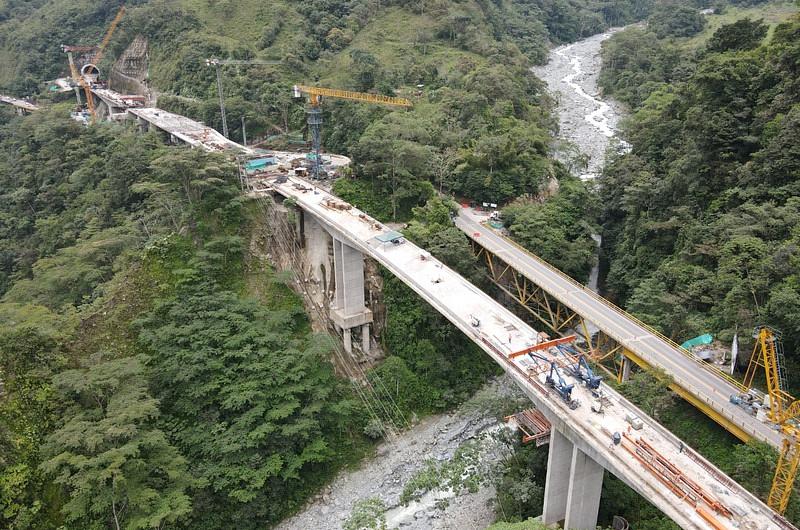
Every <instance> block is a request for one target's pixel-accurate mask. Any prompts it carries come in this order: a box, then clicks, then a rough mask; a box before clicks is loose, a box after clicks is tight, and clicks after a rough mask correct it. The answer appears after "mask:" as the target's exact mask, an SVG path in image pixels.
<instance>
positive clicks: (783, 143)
mask: <svg viewBox="0 0 800 530" xmlns="http://www.w3.org/2000/svg"><path fill="white" fill-rule="evenodd" d="M798 37H800V20H797V18H794V19H793V20H791V21H789V22H786V23H783V24H780V25H777V27H774V28H773V30H772V31H770V32H769V35H768V25H767V24H766V23H764V22H763V21H760V20H754V19H749V18H745V19H741V20H738V21H736V22H733V23H730V24H727V25H723V26H722V27H720V28H719V29H717V30H716V31H715V32H714V33H713V34H712V35H711V36H710V38H708V39H707V40H706V41H705V42H704V43H703V44H702V45H701V46H700V47H699V48H694V47H690V48H687V47H685V46H682V45H681V43H680V42H678V41H672V40H670V39H668V38H667V39H659V37H658V35H656V34H655V33H653V32H652V31H649V30H642V29H631V30H627V31H624V32H622V33H619V34H617V35H615V36H614V37H613V38H612V39H610V40H609V41H608V43H607V46H606V47H605V48H604V50H603V60H604V65H605V68H604V73H603V78H602V82H603V86H604V89H605V90H606V91H607V92H608V93H611V94H614V95H615V96H616V97H619V98H620V99H621V100H623V101H624V102H626V103H627V104H628V105H630V106H631V108H632V110H633V114H632V116H631V117H630V119H629V120H628V121H627V123H626V124H625V127H624V135H625V138H626V140H628V141H629V142H630V144H631V145H632V150H631V152H630V153H627V154H624V155H622V156H618V157H616V158H615V159H613V160H612V162H611V163H610V164H609V165H608V167H607V169H606V171H605V174H604V175H603V178H602V183H601V196H602V203H603V206H604V210H603V214H602V215H603V219H602V223H603V228H604V235H605V239H604V250H605V253H606V258H607V261H608V263H609V264H610V268H609V271H608V276H607V279H606V286H607V289H608V290H609V292H610V293H611V294H612V295H613V296H615V297H617V298H618V299H619V300H620V301H621V302H622V303H624V304H625V305H626V306H627V307H628V308H629V309H630V310H632V311H633V312H634V313H636V314H638V315H639V316H641V317H642V318H643V320H645V321H647V322H650V323H651V324H653V325H655V326H656V327H658V328H660V329H661V330H662V331H664V332H665V333H666V334H667V335H669V336H671V337H675V338H676V339H681V340H684V338H685V337H692V336H695V335H698V334H700V333H704V332H712V333H715V334H717V335H718V336H720V337H721V338H723V339H726V340H729V339H731V338H732V336H733V334H734V333H735V332H736V331H737V330H738V331H739V333H740V336H741V337H742V338H748V337H749V334H750V331H751V330H752V328H753V326H754V325H755V324H759V323H767V324H770V325H772V326H775V327H777V328H779V329H781V330H783V331H784V341H785V343H786V350H787V352H795V351H797V347H798V345H800V313H798V311H797V301H798V300H800V284H798V279H799V278H800V268H798V267H800V261H798V244H800V240H798V237H799V236H800V234H799V233H798V231H797V226H798V221H800V217H798V215H800V210H799V209H798V207H800V203H798V198H797V197H798V183H800V151H798V142H797V138H798V134H797V133H798V123H800V121H799V120H800V91H799V88H800V85H798V69H799V68H800V45H799V44H798V43H800V39H799V38H798ZM790 361H792V362H796V357H795V356H794V355H790ZM789 373H790V379H792V380H793V381H795V383H794V385H795V388H796V384H797V383H796V375H793V374H796V373H797V371H796V370H790V372H789Z"/></svg>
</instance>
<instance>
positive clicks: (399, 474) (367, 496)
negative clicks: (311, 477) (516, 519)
mask: <svg viewBox="0 0 800 530" xmlns="http://www.w3.org/2000/svg"><path fill="white" fill-rule="evenodd" d="M516 401H520V402H522V397H521V394H520V393H519V391H518V390H517V389H516V386H514V385H513V383H511V381H510V379H508V378H505V377H503V378H501V379H498V380H496V381H493V382H491V383H489V384H488V385H487V386H486V387H484V388H483V389H482V390H481V391H480V392H479V393H478V394H476V396H475V397H473V398H472V399H471V400H470V401H468V402H467V403H465V404H464V405H463V406H462V407H460V408H459V409H458V410H456V411H455V412H453V413H452V414H441V415H435V416H431V417H428V418H425V419H424V420H423V421H421V422H420V423H419V424H418V425H416V426H414V427H413V428H411V429H409V430H407V431H406V432H404V433H402V434H401V435H399V436H398V437H396V438H395V439H394V440H393V441H391V442H384V443H382V444H381V445H380V446H379V447H378V448H377V451H376V456H375V457H374V458H372V459H370V460H369V461H366V462H364V463H363V465H362V466H361V467H360V468H359V469H356V470H346V471H343V472H342V473H340V474H339V476H338V477H337V478H336V479H335V480H334V481H333V483H331V484H330V485H329V486H327V487H326V488H324V489H323V491H321V492H320V493H319V494H318V495H316V496H315V497H314V498H312V499H311V501H310V502H309V503H308V505H307V506H306V507H305V508H304V509H303V510H302V511H300V513H298V514H297V515H295V516H294V517H292V518H290V519H287V520H286V521H284V522H283V523H281V524H280V525H279V526H278V529H279V530H306V529H308V528H324V529H339V528H343V527H345V525H346V524H347V522H348V520H350V519H351V517H352V516H353V513H354V509H355V508H356V507H357V505H359V504H364V503H365V502H367V501H371V502H374V503H376V504H378V505H379V506H380V509H379V510H378V511H379V512H382V513H380V514H379V515H378V519H379V520H380V519H382V520H384V521H385V522H386V525H387V528H402V529H408V530H427V529H446V528H448V529H449V528H452V529H456V528H458V529H481V528H486V527H487V526H489V525H490V524H492V523H493V522H494V520H495V513H494V507H493V502H492V501H493V499H494V496H495V489H494V486H493V485H492V481H491V480H490V479H491V476H492V475H493V474H494V473H496V471H497V469H498V465H499V462H500V461H501V460H502V458H503V457H504V456H505V455H507V454H508V451H509V449H508V446H507V445H506V444H505V443H503V441H502V438H503V436H502V435H501V434H502V433H501V431H502V430H503V429H505V426H504V424H502V423H499V422H498V421H497V410H498V408H499V407H502V406H504V404H506V405H507V404H508V403H514V402H516ZM464 447H469V448H470V449H471V454H470V456H469V458H468V459H467V461H466V465H465V467H464V469H465V474H464V476H465V477H466V474H469V473H472V474H474V475H476V476H481V477H482V478H484V479H486V480H484V481H482V482H481V483H480V485H479V487H478V488H477V489H476V490H474V491H468V489H467V488H466V487H463V486H461V485H456V486H455V487H452V486H449V485H447V484H443V485H442V487H441V488H434V489H433V490H431V491H427V492H424V493H422V494H421V495H419V496H418V498H417V499H415V500H411V501H410V502H407V503H404V502H402V501H401V496H402V495H403V491H404V489H406V486H407V485H408V484H409V481H412V480H414V478H415V477H418V476H419V475H420V473H424V472H425V471H426V470H427V469H429V468H430V467H431V466H435V467H438V466H442V465H448V464H447V463H448V462H451V461H452V460H453V459H454V456H455V455H456V452H457V451H458V449H459V448H464Z"/></svg>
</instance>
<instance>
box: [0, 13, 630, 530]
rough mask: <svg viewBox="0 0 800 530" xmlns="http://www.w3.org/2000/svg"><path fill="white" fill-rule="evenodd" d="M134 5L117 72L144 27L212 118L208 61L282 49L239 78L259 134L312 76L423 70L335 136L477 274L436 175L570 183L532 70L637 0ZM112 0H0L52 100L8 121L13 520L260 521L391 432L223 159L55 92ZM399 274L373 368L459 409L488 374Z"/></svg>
mask: <svg viewBox="0 0 800 530" xmlns="http://www.w3.org/2000/svg"><path fill="white" fill-rule="evenodd" d="M127 7H128V12H127V14H126V16H125V19H124V22H123V24H121V26H120V28H119V30H118V32H117V34H116V36H115V39H114V40H113V41H112V44H111V48H110V50H109V53H108V54H107V57H108V58H107V60H106V61H105V62H104V64H102V65H101V67H102V68H103V69H106V70H107V69H108V67H109V66H110V62H111V61H112V59H113V57H114V56H116V55H118V54H119V53H120V52H121V50H122V49H123V48H124V47H125V46H126V45H127V43H129V42H130V41H131V40H132V39H133V37H134V36H135V35H137V34H143V35H145V36H146V37H147V38H148V39H149V45H150V58H151V64H150V78H149V83H150V85H151V87H152V88H153V89H154V90H155V91H157V92H158V93H159V94H160V99H159V105H160V106H162V107H165V108H168V109H171V110H175V111H178V112H182V113H185V114H187V115H189V116H192V117H195V118H198V119H201V120H204V121H206V122H207V123H210V124H212V125H215V126H217V127H218V128H220V117H219V114H218V107H217V103H216V92H215V87H214V78H213V71H211V70H210V69H208V68H207V67H206V66H205V65H204V64H203V59H204V58H205V57H209V56H219V57H237V58H248V57H266V58H280V59H281V60H282V61H283V65H282V66H280V67H278V68H274V69H264V68H261V69H258V68H255V69H247V68H240V69H232V70H230V71H228V72H226V76H225V89H226V93H227V94H228V107H229V122H230V123H231V124H237V123H239V118H240V117H241V116H242V115H247V117H248V118H247V119H248V128H249V132H250V134H251V135H253V136H255V137H260V136H265V135H267V134H272V133H274V132H276V131H277V132H279V133H281V135H284V136H285V133H288V132H290V131H297V130H301V129H302V127H303V122H304V119H305V117H304V112H303V106H302V103H300V102H295V101H292V100H291V99H290V97H289V94H290V91H289V88H290V86H291V85H292V84H294V83H296V82H298V81H312V82H318V83H320V84H328V85H331V86H336V87H341V88H353V89H358V90H370V91H377V92H383V93H395V92H399V93H407V92H408V91H409V90H412V88H411V87H413V86H414V85H416V84H423V85H425V87H424V90H423V91H422V93H421V94H420V96H417V99H416V101H415V103H416V105H415V109H414V110H413V111H411V112H405V113H399V112H388V111H386V110H385V109H382V108H379V107H378V108H374V107H364V106H359V105H356V104H345V103H337V104H333V105H330V106H329V107H327V108H326V123H327V124H329V125H327V126H326V127H325V145H326V147H327V149H329V150H331V151H338V152H343V153H346V154H350V155H351V156H353V157H354V159H355V161H356V164H355V170H356V174H357V175H358V177H359V178H358V179H357V180H343V181H341V183H340V186H341V192H342V194H343V195H345V196H346V197H348V198H351V199H352V200H354V201H356V202H358V204H361V205H363V206H364V207H368V208H369V209H370V211H372V212H373V213H374V214H376V215H378V216H380V217H382V218H384V219H392V218H394V219H404V220H410V221H411V223H410V226H409V229H408V232H409V237H413V238H414V239H417V240H419V241H420V242H422V243H424V244H426V245H429V246H430V247H431V248H432V249H433V251H434V252H435V253H437V255H441V256H442V257H443V258H445V259H448V260H450V261H451V262H452V263H453V264H454V265H455V266H457V267H458V268H459V270H461V271H462V272H464V273H465V274H468V275H471V276H472V277H473V278H474V279H476V280H477V279H478V278H479V273H478V272H477V268H476V264H475V263H474V262H472V261H470V260H469V259H466V260H465V256H467V253H466V252H465V251H466V242H465V240H464V239H463V237H461V236H460V234H459V233H458V232H457V231H456V230H455V229H454V228H453V227H452V225H451V224H450V222H449V213H450V207H449V206H448V205H447V204H446V203H443V202H441V201H437V200H433V201H430V202H428V199H431V198H432V197H433V195H434V191H435V190H436V189H437V188H438V189H441V190H446V191H452V192H455V193H459V194H466V195H472V196H474V197H476V198H486V199H492V200H495V199H511V198H514V197H517V196H519V195H525V194H527V195H535V194H537V193H538V191H539V189H540V187H541V186H542V185H544V184H546V183H547V181H548V180H549V179H552V178H564V179H568V178H569V176H568V175H566V174H565V172H564V171H563V169H561V168H560V166H558V165H557V164H555V163H554V162H552V161H551V160H549V159H548V157H547V148H548V143H549V137H550V130H551V129H552V128H553V124H554V121H553V119H552V117H551V109H550V103H549V100H548V99H547V97H546V96H545V94H544V92H543V89H542V86H541V83H540V82H539V81H538V80H537V79H536V78H535V77H533V75H532V74H530V73H529V71H528V70H527V68H528V66H529V65H530V64H531V63H532V62H540V61H541V60H543V58H544V54H545V51H546V48H547V45H548V39H552V40H553V41H555V42H559V41H565V40H571V39H574V38H577V37H580V36H583V35H587V34H590V33H592V32H595V31H597V30H599V29H602V28H604V27H607V26H608V25H609V24H617V23H619V22H620V21H627V20H633V19H634V18H637V17H640V16H642V13H640V12H638V11H635V10H634V9H633V8H634V4H632V3H625V2H619V3H617V4H615V5H613V6H611V5H609V6H606V7H605V8H604V9H598V8H597V6H591V7H590V6H589V5H588V4H582V3H579V2H554V3H541V4H528V3H523V2H496V3H490V2H471V1H465V2H447V1H436V2H414V3H404V2H390V3H388V4H386V5H383V6H377V5H376V4H374V3H371V2H288V1H287V2H272V3H271V4H270V5H269V9H267V8H266V7H265V6H264V5H260V4H258V3H256V2H237V3H233V2H216V1H213V2H212V1H209V2H189V1H187V2H181V3H176V2H158V1H156V2H131V3H128V4H127ZM116 8H117V6H116V5H114V4H108V3H104V2H61V1H40V2H4V3H2V4H0V49H1V50H2V51H0V64H2V65H3V67H2V68H0V70H2V72H3V73H2V75H1V76H0V84H2V85H3V87H4V90H6V91H8V92H11V93H14V94H18V95H28V94H35V93H37V92H40V91H41V94H40V98H41V99H43V100H44V101H45V102H47V100H48V99H50V100H51V103H54V104H55V106H54V108H53V110H51V111H46V112H42V113H37V114H35V115H32V116H28V117H25V118H19V117H16V116H12V115H11V114H10V113H9V112H7V111H6V110H2V124H1V125H0V179H2V180H1V181H0V190H2V194H3V198H4V199H5V200H4V201H3V202H2V206H0V230H1V231H2V235H1V236H0V256H2V260H0V296H2V299H1V301H0V321H1V322H2V333H0V379H2V382H3V397H2V400H0V448H2V451H0V462H2V465H1V466H0V467H1V468H2V469H0V518H2V519H0V520H2V526H4V527H9V528H14V529H29V528H37V529H39V528H42V529H47V528H58V527H61V526H62V525H63V526H66V527H79V528H150V527H163V526H170V527H178V528H226V527H229V526H231V525H235V526H236V527H237V528H261V527H264V526H268V525H270V524H273V523H275V522H276V521H278V520H279V519H281V518H282V517H284V516H286V515H287V514H289V513H291V512H292V511H293V510H294V509H296V508H297V507H298V506H299V505H300V504H301V503H302V502H303V501H304V500H305V499H306V498H307V497H308V495H309V494H311V493H312V492H314V491H316V490H317V489H318V488H319V487H320V486H321V484H323V483H324V482H325V481H327V480H329V479H330V478H331V477H332V475H333V474H334V473H335V472H336V471H337V470H338V469H339V468H341V466H343V465H346V464H348V463H349V462H353V461H355V460H356V459H358V458H360V457H361V456H362V455H364V454H366V453H367V452H369V448H370V446H371V445H370V444H371V441H370V437H372V436H376V435H380V433H381V431H382V427H381V426H380V425H377V426H376V425H375V424H374V421H369V419H368V418H369V414H367V413H366V412H365V410H364V408H363V407H364V406H365V403H364V402H363V401H361V400H360V399H359V398H358V396H357V395H356V393H354V392H353V391H352V386H351V385H350V384H348V383H347V382H346V381H344V380H342V379H340V378H339V377H337V376H336V375H335V374H334V368H333V366H332V365H331V364H330V362H329V358H330V356H331V344H330V342H329V340H328V339H326V338H321V337H319V336H316V335H314V334H312V333H311V332H310V326H309V324H308V322H307V320H306V317H305V315H304V312H303V309H302V304H301V303H300V300H299V299H298V298H297V297H296V296H294V295H293V294H292V292H291V290H290V289H289V287H288V286H287V285H286V283H285V280H286V278H285V277H284V276H283V275H280V274H276V273H274V272H272V271H271V269H270V267H269V265H268V264H267V263H264V262H263V260H262V259H261V258H259V257H258V255H257V254H254V253H253V252H251V250H252V249H251V247H252V245H253V244H254V241H258V238H257V234H258V232H259V231H260V230H262V229H263V227H261V226H260V225H259V215H258V212H259V210H258V209H257V208H256V207H255V205H253V204H249V203H247V202H245V201H243V199H242V198H241V197H240V195H239V193H238V188H237V187H236V185H235V183H236V182H237V181H236V176H235V173H234V167H233V166H232V164H230V163H229V162H228V161H227V160H225V159H223V158H219V157H215V156H211V155H205V154H202V153H198V152H193V151H186V150H182V149H180V148H171V147H165V146H164V145H162V143H161V140H160V139H159V138H158V137H157V136H156V135H145V136H140V135H137V134H134V133H133V132H131V131H127V130H125V129H124V128H121V127H120V126H118V125H109V124H103V125H97V126H94V127H90V128H82V127H80V126H78V125H77V124H75V123H72V122H70V121H69V120H68V119H67V118H66V116H65V115H66V110H67V108H69V105H70V103H69V102H68V101H67V102H65V103H64V104H58V103H57V101H58V100H57V99H55V98H53V97H51V96H49V95H48V94H47V91H46V90H44V89H45V88H46V84H43V82H44V81H46V80H48V79H52V78H54V77H56V76H58V75H65V74H66V68H65V61H64V57H63V55H62V54H61V53H60V51H59V45H60V44H62V43H71V44H85V43H95V42H97V41H98V40H99V39H100V36H101V35H102V33H103V31H104V28H105V26H106V24H107V23H108V21H109V20H110V19H111V17H113V15H114V13H115V12H116ZM636 9H644V8H643V7H641V6H639V5H638V4H637V5H636ZM220 13H224V14H223V15H222V16H220ZM398 21H402V22H403V23H398ZM398 29H400V31H397V30H398ZM389 35H391V36H392V38H387V36H389ZM276 124H277V125H276ZM232 129H233V135H234V138H236V137H237V136H238V135H240V134H241V132H240V131H239V129H238V126H234V127H233V128H232ZM390 152H394V153H395V154H400V156H394V157H390V156H389V153H390ZM487 173H488V175H489V177H488V179H489V180H486V178H487V177H486V174H487ZM370 201H372V202H370ZM426 202H428V204H427V205H425V204H426ZM423 206H424V207H423ZM264 254H266V252H265V253H264ZM385 280H386V287H385V299H386V300H385V301H386V304H387V307H388V311H387V312H388V321H389V324H390V325H389V328H388V329H389V330H390V332H389V333H387V335H386V337H385V338H384V342H385V344H384V347H385V348H386V349H387V350H388V351H389V352H390V353H392V354H393V355H392V356H390V357H389V358H388V359H387V360H386V361H385V362H384V363H383V364H382V365H380V366H379V367H378V368H376V369H375V370H374V372H373V373H372V374H370V375H369V377H370V378H373V379H377V378H380V379H381V380H383V381H388V382H390V383H392V384H393V386H394V387H395V388H396V389H398V392H399V389H401V388H402V390H403V393H402V396H403V399H400V400H399V403H398V405H399V406H400V407H401V409H402V410H403V411H404V412H407V413H414V414H425V413H430V412H434V411H440V410H446V409H447V408H449V407H452V406H453V405H454V404H456V403H458V402H460V401H462V400H463V399H465V398H466V397H467V396H469V395H470V394H471V393H472V392H474V390H475V389H477V388H478V387H479V386H480V385H481V384H483V382H485V380H486V378H487V377H489V376H490V375H492V374H494V373H496V368H495V367H494V365H493V364H492V363H491V362H490V361H489V360H488V359H486V358H485V356H483V355H482V354H481V353H480V352H479V351H478V349H477V348H476V347H475V346H474V345H473V344H471V343H470V342H469V341H467V340H466V339H465V338H464V337H463V336H462V335H461V334H460V333H458V332H457V331H456V330H455V329H454V328H453V327H452V326H451V325H449V324H448V323H447V322H446V321H445V320H444V319H443V318H442V317H441V316H439V315H437V314H436V313H435V312H434V311H433V310H432V309H431V308H430V307H427V306H425V305H424V304H422V303H421V302H420V301H419V300H418V299H417V298H416V296H415V295H413V293H412V292H411V291H409V290H408V289H407V288H405V287H404V286H402V285H401V284H400V283H399V282H397V281H396V280H395V281H392V280H391V279H390V278H388V277H387V278H386V279H385ZM276 368H277V369H276ZM266 371H269V373H272V374H274V377H270V378H264V377H263V374H264V373H265V372H266ZM398 395H399V394H398Z"/></svg>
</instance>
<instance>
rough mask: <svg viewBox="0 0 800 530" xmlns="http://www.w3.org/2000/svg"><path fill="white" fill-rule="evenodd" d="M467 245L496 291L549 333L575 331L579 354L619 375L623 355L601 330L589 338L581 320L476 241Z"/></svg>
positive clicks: (612, 340)
mask: <svg viewBox="0 0 800 530" xmlns="http://www.w3.org/2000/svg"><path fill="white" fill-rule="evenodd" d="M470 243H471V245H472V248H473V252H474V253H475V255H476V256H477V257H478V258H479V259H480V260H481V261H483V262H484V264H485V265H486V269H487V271H488V277H489V280H491V282H492V283H493V284H494V285H495V286H496V287H497V288H498V289H500V290H501V291H502V292H504V293H505V294H506V295H508V296H509V297H510V298H513V299H514V300H515V301H516V302H517V304H519V306H520V307H522V308H523V309H524V310H525V311H526V312H527V313H528V314H530V315H531V316H533V317H534V318H535V319H536V320H538V321H539V322H540V323H542V324H544V326H546V327H547V329H548V330H549V331H550V332H552V333H555V334H556V335H561V334H562V333H564V332H565V331H566V330H567V329H570V328H572V329H574V330H575V331H576V332H577V333H578V335H580V336H582V337H583V340H584V341H585V345H580V344H575V347H576V348H577V349H578V350H579V351H580V352H581V353H583V354H584V355H586V356H587V357H589V358H590V359H592V360H593V361H594V362H595V363H597V364H598V365H599V366H600V367H601V368H603V370H605V371H606V372H608V373H609V374H611V375H613V376H614V377H618V376H619V375H620V374H621V370H622V355H623V352H624V348H623V347H622V345H621V344H619V343H617V341H616V340H614V339H613V338H612V337H610V336H608V335H607V334H606V333H605V332H603V331H602V330H598V331H597V332H596V333H595V334H590V333H589V326H588V325H587V321H586V320H585V319H584V318H583V316H581V315H580V314H578V313H576V312H575V311H573V310H572V309H570V308H569V307H567V306H566V305H564V304H562V303H561V302H559V301H558V300H556V299H555V298H553V297H552V296H550V295H548V294H547V292H546V291H545V290H544V289H542V288H541V287H539V286H538V285H536V284H535V283H534V282H533V281H531V280H530V279H529V278H528V277H526V276H525V275H523V274H521V273H519V272H518V271H517V270H516V269H514V268H513V267H512V266H511V265H509V264H508V263H506V262H504V261H503V260H502V259H500V258H498V257H497V256H495V255H494V254H492V253H491V252H490V251H488V250H486V248H484V247H482V246H481V245H479V244H478V243H476V242H475V241H470ZM609 361H613V365H614V366H613V369H610V368H609V367H607V366H604V365H603V364H601V363H602V362H609Z"/></svg>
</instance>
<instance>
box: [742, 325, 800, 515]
mask: <svg viewBox="0 0 800 530" xmlns="http://www.w3.org/2000/svg"><path fill="white" fill-rule="evenodd" d="M753 338H754V339H756V345H755V349H754V351H753V355H752V356H751V357H750V364H749V365H748V366H747V372H745V376H744V385H745V387H747V388H751V387H752V384H753V378H754V377H755V374H756V372H757V371H758V369H759V368H763V369H764V374H765V376H766V380H767V395H768V396H769V412H768V415H769V419H770V420H771V421H772V422H774V423H775V424H776V425H778V426H779V427H780V429H781V431H782V432H783V433H784V434H785V435H786V438H785V439H784V440H783V447H782V448H781V453H780V455H779V457H778V463H777V465H776V467H775V476H774V477H773V479H772V486H771V487H770V490H769V496H768V497H767V505H769V507H770V508H772V509H773V510H775V511H777V512H779V513H784V512H785V511H786V507H787V506H788V505H789V497H791V494H792V488H793V486H794V480H795V477H796V476H797V468H798V466H800V428H799V427H798V426H797V424H796V421H795V419H796V418H797V417H798V416H800V400H796V399H795V398H794V397H792V396H791V395H790V394H789V393H788V392H787V391H786V389H787V381H786V372H785V363H784V359H783V343H782V341H781V334H780V333H779V332H778V331H777V330H775V329H772V328H771V327H769V326H759V327H757V328H756V329H755V330H754V331H753Z"/></svg>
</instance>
